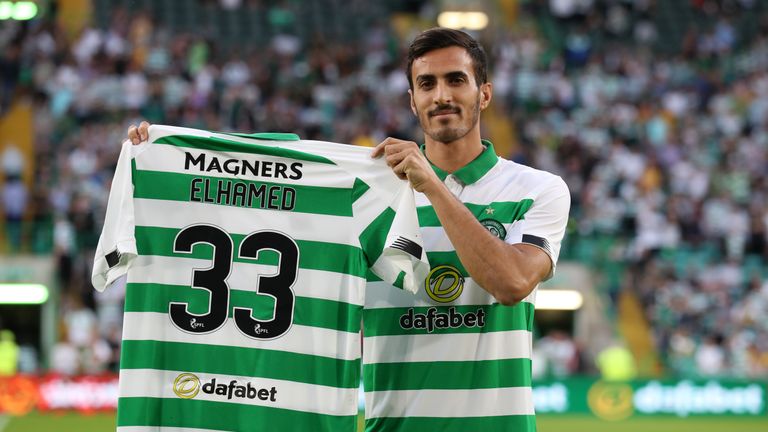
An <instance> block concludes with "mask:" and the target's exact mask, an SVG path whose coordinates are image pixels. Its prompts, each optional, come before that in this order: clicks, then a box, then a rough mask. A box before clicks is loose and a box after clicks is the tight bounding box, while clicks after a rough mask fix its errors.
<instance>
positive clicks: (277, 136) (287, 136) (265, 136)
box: [219, 132, 301, 141]
mask: <svg viewBox="0 0 768 432" xmlns="http://www.w3.org/2000/svg"><path fill="white" fill-rule="evenodd" d="M219 133H220V134H222V135H232V136H236V137H240V138H250V139H255V140H264V141H300V140H301V137H299V136H298V135H296V134H295V133H285V132H256V133H251V134H246V133H235V132H219Z"/></svg>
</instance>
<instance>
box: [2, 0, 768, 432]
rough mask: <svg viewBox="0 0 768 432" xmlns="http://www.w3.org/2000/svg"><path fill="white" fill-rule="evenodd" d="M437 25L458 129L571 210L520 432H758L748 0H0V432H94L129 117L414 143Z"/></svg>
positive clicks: (755, 3) (767, 231) (114, 349)
mask: <svg viewBox="0 0 768 432" xmlns="http://www.w3.org/2000/svg"><path fill="white" fill-rule="evenodd" d="M437 25H441V26H446V27H455V28H462V29H464V30H465V31H468V32H469V33H471V34H472V35H474V36H475V37H477V38H478V39H479V40H480V41H481V42H482V44H483V45H484V46H485V48H486V51H487V53H488V55H489V57H490V74H489V76H490V80H491V81H492V82H493V85H494V98H493V103H492V105H491V107H490V108H489V109H488V110H486V111H485V113H484V114H483V116H482V121H483V123H482V130H483V135H484V136H485V137H487V138H489V139H491V140H492V141H493V143H494V147H495V148H496V149H497V152H498V153H499V154H500V155H501V156H503V157H506V158H508V159H511V160H514V161H517V162H521V163H524V164H528V165H531V166H533V167H537V168H541V169H545V170H548V171H551V172H554V173H556V174H558V175H560V176H562V177H563V178H564V179H565V181H566V182H567V184H568V186H569V187H570V191H571V194H572V209H571V215H570V222H569V225H568V230H567V233H566V238H565V241H564V243H563V248H562V252H561V256H560V264H559V265H558V273H557V275H556V276H555V278H554V279H553V280H551V281H549V282H547V283H546V284H545V285H544V286H543V287H542V288H541V292H542V294H541V295H540V304H537V311H536V333H535V335H534V363H533V367H534V371H533V373H534V378H535V379H536V386H535V403H536V408H537V411H538V412H539V413H540V415H539V417H538V418H539V429H540V430H542V431H557V430H565V429H566V428H567V429H569V430H590V431H599V430H616V429H617V428H618V427H620V428H621V429H622V430H627V431H631V430H649V429H654V430H656V431H664V430H675V431H686V430H692V431H694V430H695V431H706V430H713V431H715V430H717V431H722V430H725V429H726V428H728V427H732V426H733V425H735V426H737V427H739V428H740V429H741V431H749V430H755V431H757V430H762V431H765V430H768V414H766V413H767V412H768V408H767V407H766V404H768V394H767V393H766V391H767V387H766V385H767V383H768V279H766V276H767V275H768V266H767V265H766V263H767V261H766V259H767V258H768V1H764V0H488V1H479V0H442V1H441V0H392V1H386V2H382V1H363V0H344V1H342V0H306V1H299V0H282V1H267V0H187V1H173V0H155V1H150V0H58V1H57V0H34V1H0V209H1V210H2V214H1V215H0V431H6V432H7V431H36V430H52V429H51V428H56V429H57V430H70V429H68V427H70V426H66V425H69V424H70V423H66V422H72V423H71V424H72V425H73V426H71V428H72V429H75V428H77V429H78V430H80V431H83V432H84V431H87V430H110V429H112V430H114V407H115V404H116V398H117V393H116V392H117V389H116V372H117V371H118V363H119V356H120V334H121V320H122V307H123V304H122V302H123V295H124V293H123V292H120V291H119V290H110V291H107V292H106V293H104V294H98V293H96V292H95V291H94V290H93V288H92V287H91V284H90V270H91V266H92V260H93V254H94V249H95V246H96V242H97V241H98V237H99V234H100V230H101V222H102V221H103V218H104V212H105V207H106V202H107V197H108V193H109V187H110V182H111V179H112V175H113V171H114V167H115V164H116V161H117V157H118V153H119V149H120V143H121V141H122V140H123V138H124V137H125V134H126V130H127V128H128V126H129V125H131V124H138V122H139V121H141V120H147V121H149V122H152V123H164V124H171V125H180V126H189V127H195V128H203V129H209V130H217V131H240V132H253V131H275V132H295V133H298V134H299V135H300V136H301V137H302V138H306V139H320V140H326V141H336V142H342V143H349V144H350V145H359V146H373V145H375V144H377V143H378V142H379V141H381V140H382V139H384V138H385V137H387V136H395V137H399V138H406V139H412V140H416V141H421V140H422V134H421V131H420V129H419V127H418V124H416V122H415V118H414V116H413V115H412V114H411V112H410V109H409V108H408V96H407V89H408V82H407V80H406V78H405V75H404V72H403V71H404V67H405V62H404V60H405V50H406V48H407V45H408V43H409V42H410V40H411V39H412V38H413V37H414V36H415V35H416V34H417V33H418V32H419V31H421V30H423V29H426V28H430V27H433V26H437ZM547 292H549V293H550V295H547ZM50 412H53V414H50ZM46 413H49V414H46ZM51 416H53V417H51ZM51 419H53V420H51ZM50 421H56V422H58V423H47V422H50ZM62 422H63V423H62ZM615 422H619V423H615ZM51 425H53V426H51ZM56 425H58V426H56ZM618 425H621V426H618ZM89 428H91V429H89ZM601 428H604V429H601ZM665 428H666V429H665Z"/></svg>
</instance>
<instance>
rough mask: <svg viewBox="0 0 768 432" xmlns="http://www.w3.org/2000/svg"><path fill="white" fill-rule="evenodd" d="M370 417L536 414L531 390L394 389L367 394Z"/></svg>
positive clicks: (368, 414)
mask: <svg viewBox="0 0 768 432" xmlns="http://www.w3.org/2000/svg"><path fill="white" fill-rule="evenodd" d="M365 401H366V410H365V417H366V418H377V417H446V418H457V417H486V416H507V415H533V414H534V409H533V394H532V391H531V388H530V387H506V388H493V389H476V390H393V391H379V392H369V393H366V394H365Z"/></svg>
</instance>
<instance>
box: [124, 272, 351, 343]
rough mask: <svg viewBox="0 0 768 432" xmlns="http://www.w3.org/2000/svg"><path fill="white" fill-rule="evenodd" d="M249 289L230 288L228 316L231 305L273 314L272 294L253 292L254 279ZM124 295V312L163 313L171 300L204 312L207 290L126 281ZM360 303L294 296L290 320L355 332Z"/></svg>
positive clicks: (266, 317) (261, 314) (264, 316)
mask: <svg viewBox="0 0 768 432" xmlns="http://www.w3.org/2000/svg"><path fill="white" fill-rule="evenodd" d="M253 284H254V286H253V287H243V288H250V289H251V291H242V290H230V291H229V293H230V297H229V305H230V307H229V316H230V318H231V317H232V314H233V312H234V308H235V307H243V308H248V309H252V310H253V313H252V315H253V317H254V318H256V319H260V320H269V319H272V318H273V315H274V310H275V309H274V308H275V298H274V297H272V296H269V295H260V294H257V293H256V287H255V284H256V281H255V280H254V281H253ZM127 288H128V289H127V290H126V295H125V311H126V312H159V313H167V312H168V305H169V304H170V303H171V302H181V303H187V304H188V305H189V306H188V311H189V312H190V313H193V314H204V313H206V312H207V311H208V308H209V302H210V293H209V291H207V290H205V289H197V288H191V287H189V286H184V285H163V284H154V283H147V284H140V283H129V284H128V287H127ZM361 310H362V306H358V305H353V304H349V303H343V302H336V301H333V300H326V299H318V298H311V297H296V303H295V305H294V312H293V323H294V324H298V325H303V326H309V327H322V328H327V329H331V330H339V331H346V332H352V333H357V332H359V331H360V313H361V312H360V311H361Z"/></svg>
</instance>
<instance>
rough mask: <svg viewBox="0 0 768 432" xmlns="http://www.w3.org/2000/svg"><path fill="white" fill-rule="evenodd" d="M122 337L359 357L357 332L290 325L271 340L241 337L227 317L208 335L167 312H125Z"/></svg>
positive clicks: (333, 356)
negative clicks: (186, 326)
mask: <svg viewBox="0 0 768 432" xmlns="http://www.w3.org/2000/svg"><path fill="white" fill-rule="evenodd" d="M124 317H125V318H124V323H123V340H160V341H165V342H181V343H189V344H207V345H220V346H233V347H241V348H255V349H268V350H276V351H285V352H293V353H298V354H308V355H314V356H323V357H330V358H335V359H342V360H356V359H358V358H360V335H359V334H358V333H349V332H343V331H336V330H329V329H324V328H319V327H307V326H302V325H297V324H294V325H293V326H292V327H291V328H290V329H289V330H288V332H286V333H285V334H284V335H283V336H281V337H279V338H277V339H273V340H256V339H252V338H250V337H248V336H245V335H244V334H243V333H241V332H240V330H239V329H238V328H237V326H235V323H234V322H233V321H232V319H231V318H229V319H227V322H226V323H225V324H224V325H223V326H221V327H220V328H219V329H218V330H216V331H214V332H213V333H209V334H192V333H186V332H183V331H181V330H179V329H178V328H177V327H176V326H175V325H174V324H173V323H172V322H171V320H170V318H169V317H168V314H167V313H156V312H126V313H125V315H124Z"/></svg>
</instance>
